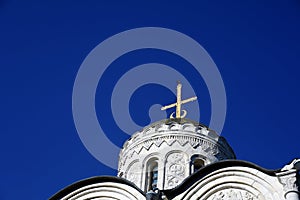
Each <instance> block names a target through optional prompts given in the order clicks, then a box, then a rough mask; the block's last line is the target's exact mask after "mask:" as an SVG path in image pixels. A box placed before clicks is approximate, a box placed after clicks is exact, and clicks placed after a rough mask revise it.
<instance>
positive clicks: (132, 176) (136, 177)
mask: <svg viewBox="0 0 300 200" xmlns="http://www.w3.org/2000/svg"><path fill="white" fill-rule="evenodd" d="M140 177H141V168H140V166H139V163H137V162H136V163H133V164H132V165H131V166H130V167H129V169H128V171H127V173H126V179H127V180H129V181H131V182H132V183H134V184H136V185H137V186H140Z"/></svg>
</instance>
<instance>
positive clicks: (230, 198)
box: [208, 189, 258, 200]
mask: <svg viewBox="0 0 300 200" xmlns="http://www.w3.org/2000/svg"><path fill="white" fill-rule="evenodd" d="M208 200H258V198H256V197H255V196H254V195H253V194H251V193H250V192H248V191H245V190H241V189H225V190H221V191H219V192H217V193H216V194H213V195H212V196H210V197H209V198H208Z"/></svg>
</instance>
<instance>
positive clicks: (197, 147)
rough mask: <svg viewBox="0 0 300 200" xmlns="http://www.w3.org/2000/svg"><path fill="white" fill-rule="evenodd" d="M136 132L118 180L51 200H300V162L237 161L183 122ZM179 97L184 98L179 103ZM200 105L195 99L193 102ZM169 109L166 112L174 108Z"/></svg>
mask: <svg viewBox="0 0 300 200" xmlns="http://www.w3.org/2000/svg"><path fill="white" fill-rule="evenodd" d="M180 89H181V85H180V84H179V87H177V103H175V104H171V106H172V105H174V106H176V118H171V119H165V120H161V121H158V122H155V123H153V124H150V125H149V126H147V127H145V128H144V129H143V130H141V131H138V132H136V133H135V134H133V135H132V136H131V138H130V139H128V140H127V141H126V142H125V144H124V145H123V148H122V150H121V151H120V155H119V169H118V176H117V177H108V176H99V177H93V178H90V179H86V180H82V181H79V182H77V183H74V184H72V185H70V186H68V187H66V188H65V189H63V190H61V191H60V192H58V193H57V194H55V195H54V196H53V197H51V198H50V199H51V200H57V199H63V200H84V199H85V200H86V199H97V200H107V199H111V200H199V199H200V200H285V199H286V200H299V199H300V198H299V189H298V185H299V182H300V181H299V180H300V179H299V173H298V172H299V170H300V160H299V159H298V160H297V159H296V160H294V161H292V162H291V163H290V164H288V165H286V166H285V167H284V168H282V169H278V170H267V169H263V168H261V167H260V166H257V165H255V164H253V163H250V162H247V161H242V160H237V159H236V156H235V154H234V152H233V150H232V148H231V147H230V145H229V144H228V143H227V141H226V139H225V138H223V137H221V136H219V135H218V134H217V133H216V132H215V131H213V130H211V129H209V128H208V127H206V126H205V125H202V124H200V123H198V122H195V121H192V120H189V119H186V118H184V117H183V116H180V114H181V110H180V106H178V105H181V104H183V103H185V102H188V101H187V100H184V101H181V99H180V98H181V94H180V91H179V90H180ZM178 96H179V97H180V98H178ZM191 100H195V98H191ZM169 107H170V106H166V108H169Z"/></svg>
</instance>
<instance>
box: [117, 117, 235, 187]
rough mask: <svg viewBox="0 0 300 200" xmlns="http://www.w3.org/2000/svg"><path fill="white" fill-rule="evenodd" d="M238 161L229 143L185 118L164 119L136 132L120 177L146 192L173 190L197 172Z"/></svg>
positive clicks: (126, 149)
mask: <svg viewBox="0 0 300 200" xmlns="http://www.w3.org/2000/svg"><path fill="white" fill-rule="evenodd" d="M225 159H235V154H234V152H233V150H232V149H231V147H230V146H229V144H228V143H227V142H226V140H225V139H224V138H223V137H221V136H219V135H218V134H217V133H216V132H215V131H213V130H211V129H209V128H208V127H206V126H205V125H202V124H200V123H198V122H195V121H192V120H189V119H186V118H174V119H165V120H161V121H158V122H155V123H153V124H150V125H149V126H146V127H145V128H143V129H142V130H141V131H138V132H136V133H135V134H133V135H132V137H131V138H130V139H128V140H127V141H126V142H125V144H124V146H123V149H122V150H121V152H120V155H119V170H118V171H119V172H118V175H119V177H122V178H125V179H127V180H129V181H131V182H133V183H135V184H136V185H137V186H138V187H139V188H141V189H142V190H143V191H149V190H154V189H156V188H157V189H160V190H165V189H171V188H174V187H176V186H177V185H179V184H180V183H181V182H182V181H183V180H184V179H185V178H187V177H188V176H190V175H191V174H192V173H194V172H196V171H197V170H198V169H200V168H202V167H204V166H206V165H208V164H211V163H214V162H217V161H220V160H225Z"/></svg>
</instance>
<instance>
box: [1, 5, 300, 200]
mask: <svg viewBox="0 0 300 200" xmlns="http://www.w3.org/2000/svg"><path fill="white" fill-rule="evenodd" d="M0 24H1V27H0V36H1V37H0V91H1V100H0V102H1V104H0V108H1V128H2V130H1V136H2V139H1V145H0V150H1V157H2V162H1V165H0V173H1V176H0V177H1V182H0V184H1V185H0V199H20V198H26V199H46V198H48V197H50V196H51V195H53V194H54V193H55V192H57V191H58V190H60V189H62V188H64V187H65V186H67V185H69V184H71V183H73V182H75V181H78V180H81V179H84V178H88V177H91V176H98V175H115V174H116V171H115V170H114V169H111V168H109V167H106V166H105V165H103V164H101V163H100V162H99V161H98V160H97V159H95V158H94V157H93V156H92V155H91V154H90V153H89V152H88V151H87V150H86V148H85V147H84V145H83V144H82V142H81V140H80V138H79V136H78V134H77V131H76V128H75V125H74V121H73V116H72V90H73V84H74V80H75V77H76V74H77V71H78V70H79V68H80V65H81V63H82V62H83V60H84V59H85V57H86V56H87V55H88V54H89V52H90V51H91V50H92V49H93V48H94V47H95V46H97V45H98V44H99V43H100V42H102V41H104V40H105V39H107V38H108V37H110V36H112V35H115V34H117V33H119V32H122V31H125V30H128V29H133V28H138V27H148V26H155V27H165V28H169V29H173V30H176V31H179V32H182V33H184V34H186V35H188V36H189V37H191V38H193V39H194V40H196V41H197V42H199V43H200V44H201V45H202V46H203V47H204V48H205V49H206V51H207V52H208V53H209V54H210V56H211V57H212V59H213V60H214V62H215V63H216V65H217V66H218V69H219V71H220V73H221V75H222V78H223V81H224V85H225V88H226V95H227V115H226V121H225V126H224V129H223V132H222V136H224V137H226V139H227V140H228V142H229V143H230V144H231V146H232V148H233V149H234V151H235V153H236V155H237V157H238V159H241V160H247V161H251V162H254V163H256V164H258V165H260V166H262V167H265V168H268V169H277V168H281V167H282V166H283V165H285V164H286V163H288V162H289V161H291V160H292V159H293V158H295V157H300V155H299V150H300V147H299V131H298V129H299V127H298V126H299V124H300V119H299V113H300V106H299V102H300V94H299V86H300V79H299V74H300V73H299V72H300V69H299V67H300V59H299V56H300V55H299V54H300V37H299V36H300V2H299V0H287V1H277V0H272V1H271V0H264V1H194V2H189V3H183V2H180V1H178V2H177V1H176V2H175V1H172V2H171V1H169V2H167V1H165V2H160V1H148V2H143V1H130V2H125V1H119V2H118V1H109V2H106V3H104V2H102V1H76V2H74V1H56V2H54V1H44V2H40V1H11V0H2V1H0ZM128 56H129V57H128V58H125V57H123V58H122V59H121V58H120V60H119V61H116V62H119V63H121V64H122V65H124V66H131V65H133V64H134V62H133V61H132V60H134V59H136V60H137V62H138V63H140V64H141V63H147V62H148V61H149V60H151V59H152V61H153V60H155V59H157V60H156V62H161V63H164V64H167V65H169V66H173V65H174V66H175V65H177V64H180V63H181V62H182V61H180V60H178V58H176V56H173V55H169V54H166V53H164V52H159V51H152V52H151V51H146V50H145V51H144V52H143V51H140V52H136V55H128ZM181 64H182V65H184V63H181ZM115 70H116V69H115ZM110 73H111V74H107V78H106V80H104V81H103V82H101V83H100V84H99V87H100V88H101V87H106V86H108V85H109V83H108V82H105V81H109V79H110V77H114V75H115V74H116V73H117V70H116V71H114V70H111V72H110ZM190 76H191V77H192V76H193V75H192V72H190ZM188 78H189V77H187V79H188ZM175 81H176V80H174V83H175ZM200 83H201V84H200V85H199V90H201V92H200V93H202V94H203V95H201V96H200V97H198V98H200V99H201V101H199V102H201V103H199V104H200V109H201V122H202V123H204V124H208V123H209V119H210V115H211V110H210V106H211V105H210V98H209V94H208V91H207V88H206V87H205V84H204V83H203V81H202V82H201V81H200ZM152 87H153V88H152V89H151V87H150V86H149V87H145V88H141V90H140V91H139V92H138V93H136V94H135V95H136V96H135V98H134V99H133V100H132V101H136V102H133V103H132V105H131V106H130V109H131V110H130V113H131V114H132V116H133V118H134V119H135V120H136V121H137V123H139V124H147V123H148V121H147V115H146V114H145V112H146V110H145V109H143V108H144V107H145V106H144V105H146V107H147V106H149V105H150V104H152V103H162V104H166V103H170V99H164V98H161V97H162V96H161V95H162V94H165V93H166V91H165V90H164V88H156V86H154V85H153V86H152ZM174 88H175V84H174ZM153 89H157V91H158V94H157V97H156V96H151V97H149V96H148V97H147V100H145V102H143V103H138V102H142V101H141V99H143V98H142V96H143V94H145V93H149V91H153ZM143 91H144V92H143ZM167 97H169V96H168V95H166V98H167ZM98 99H100V100H101V95H100V93H99V94H98V90H97V93H96V100H98ZM157 101H158V102H157ZM171 101H172V100H171ZM108 106H109V105H108ZM96 110H97V115H98V117H101V116H103V115H104V116H105V115H106V114H109V113H105V112H104V111H103V109H101V107H100V106H99V104H97V103H96ZM103 112H104V113H103ZM114 126H115V124H114V123H113V122H112V121H108V122H107V124H106V129H108V130H114ZM108 137H109V138H110V139H111V140H112V141H113V143H115V144H117V145H119V146H120V144H122V143H123V142H124V140H125V139H126V137H125V136H124V134H122V133H118V132H114V133H113V134H112V135H108ZM103 153H109V149H108V150H107V151H105V152H103Z"/></svg>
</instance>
